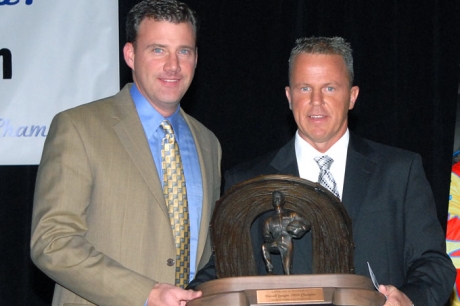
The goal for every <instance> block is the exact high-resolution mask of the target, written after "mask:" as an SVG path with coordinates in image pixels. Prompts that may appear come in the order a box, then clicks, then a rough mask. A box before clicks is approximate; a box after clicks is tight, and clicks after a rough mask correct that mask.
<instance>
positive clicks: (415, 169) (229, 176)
mask: <svg viewBox="0 0 460 306" xmlns="http://www.w3.org/2000/svg"><path fill="white" fill-rule="evenodd" d="M312 171H315V172H317V171H318V169H314V170H312ZM264 174H290V175H294V176H299V171H298V166H297V160H296V156H295V148H294V139H292V140H291V141H290V142H289V143H288V144H286V145H285V146H284V147H282V148H281V149H279V150H277V151H275V152H272V153H270V154H268V155H266V156H265V157H261V158H257V159H256V160H254V161H250V162H247V163H244V164H241V165H239V166H237V167H235V168H233V169H231V170H230V171H228V172H227V173H226V175H225V189H229V188H230V187H231V186H233V185H234V184H236V183H238V182H241V181H244V180H247V179H250V178H253V177H255V176H258V175H264ZM342 202H343V204H344V206H345V208H346V209H347V212H348V214H349V216H350V218H351V219H352V224H353V238H354V243H355V250H354V264H355V269H356V274H360V275H365V276H369V272H368V268H367V262H369V263H370V264H371V266H372V269H373V271H374V273H375V275H376V276H377V278H378V281H379V282H380V283H381V284H391V285H394V286H397V287H398V288H399V289H400V290H402V291H403V292H404V293H405V294H406V295H407V296H408V297H409V298H410V299H411V300H412V301H413V302H414V304H415V305H424V306H436V305H444V303H445V302H446V301H447V299H448V297H449V295H450V292H451V291H452V287H453V283H454V280H455V275H456V271H455V268H454V266H453V265H452V262H451V260H450V258H449V257H448V256H447V255H446V251H445V250H446V248H445V235H444V233H443V231H442V228H441V226H440V224H439V222H438V220H437V217H436V208H435V203H434V200H433V196H432V192H431V188H430V186H429V183H428V181H427V180H426V177H425V174H424V171H423V167H422V160H421V158H420V156H419V155H418V154H414V153H411V152H408V151H404V150H401V149H397V148H393V147H389V146H385V145H381V144H377V143H374V142H371V141H367V140H364V139H362V138H359V137H357V136H355V135H353V134H350V142H349V146H348V153H347V163H346V169H345V183H344V189H343V197H342ZM268 214H270V213H268ZM264 218H266V216H261V217H259V218H258V219H256V221H255V222H254V224H253V226H252V228H251V239H252V242H253V246H254V249H255V250H260V246H261V244H262V239H263V237H262V235H261V229H262V225H263V221H264ZM256 259H258V262H257V264H258V272H259V274H266V271H265V264H264V262H263V259H262V256H261V255H259V256H256ZM273 262H274V264H275V265H276V266H275V270H274V271H275V274H283V272H282V271H283V270H282V266H281V260H279V259H278V260H273ZM293 262H294V266H293V272H294V274H308V273H311V272H312V263H311V240H309V235H306V236H305V237H304V238H303V239H301V240H296V241H295V248H294V259H293ZM213 269H214V267H213V260H212V259H211V261H210V262H209V263H208V264H207V265H206V267H205V269H203V270H201V271H200V272H199V273H198V275H197V277H196V281H194V282H193V283H192V284H191V287H195V286H196V285H198V284H199V283H201V282H203V281H207V280H209V279H212V278H215V270H213Z"/></svg>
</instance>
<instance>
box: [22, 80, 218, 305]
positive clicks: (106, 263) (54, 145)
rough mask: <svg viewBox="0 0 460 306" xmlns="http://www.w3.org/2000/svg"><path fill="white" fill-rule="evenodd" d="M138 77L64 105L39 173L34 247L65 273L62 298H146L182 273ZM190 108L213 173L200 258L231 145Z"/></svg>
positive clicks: (37, 255)
mask: <svg viewBox="0 0 460 306" xmlns="http://www.w3.org/2000/svg"><path fill="white" fill-rule="evenodd" d="M129 87H130V85H128V86H125V88H123V89H122V90H121V91H120V92H119V93H118V94H117V95H115V96H113V97H109V98H106V99H102V100H99V101H96V102H92V103H89V104H86V105H83V106H79V107H76V108H74V109H70V110H67V111H64V112H62V113H60V114H58V115H56V117H55V118H54V119H53V122H52V124H51V126H50V132H49V134H48V137H47V139H46V142H45V147H44V151H43V156H42V160H41V163H40V166H39V170H38V176H37V185H36V191H35V199H34V209H33V220H32V241H31V255H32V259H33V261H34V262H35V264H36V265H37V266H38V267H39V268H40V269H42V270H43V271H44V272H45V273H46V274H47V275H48V276H49V277H51V278H52V279H54V280H55V281H56V282H57V285H56V289H55V294H54V299H53V305H71V304H73V305H78V304H89V301H91V303H94V304H97V305H111V306H114V305H143V304H144V302H145V301H146V299H147V297H148V295H149V292H150V290H151V289H152V287H153V286H154V285H155V284H156V283H157V282H162V283H170V284H173V283H174V275H175V265H172V266H169V265H168V264H167V263H168V259H175V247H174V239H173V236H172V231H171V227H170V223H169V217H168V214H167V207H166V204H165V200H164V197H163V191H162V188H161V183H160V181H159V178H158V173H157V169H156V168H155V163H154V161H153V158H152V154H151V151H150V148H149V145H148V142H147V138H146V136H145V133H144V130H143V127H142V124H141V122H140V120H139V117H138V114H137V111H136V109H135V106H134V103H133V101H132V99H131V96H130V93H129ZM181 115H182V116H183V117H184V118H185V120H186V122H187V124H188V126H189V127H190V130H191V132H192V135H193V137H194V139H195V144H196V148H197V151H198V157H199V162H200V168H201V174H202V180H203V208H202V220H201V226H200V230H199V241H198V251H197V263H199V262H200V261H202V262H201V264H200V265H198V266H197V268H199V267H201V266H202V265H203V263H205V262H206V261H207V259H208V258H209V256H210V254H211V247H210V241H209V237H208V224H209V222H210V218H211V213H212V210H213V208H214V203H215V202H216V200H217V199H218V198H219V194H220V180H221V174H220V160H221V148H220V144H219V142H218V140H217V138H216V137H215V135H214V134H213V133H212V132H210V131H209V130H208V129H206V128H205V127H204V126H203V125H202V124H200V123H199V122H198V121H196V120H195V119H193V118H192V117H190V116H188V115H187V114H185V113H184V112H183V111H182V110H181ZM169 262H171V261H169ZM83 297H84V298H83Z"/></svg>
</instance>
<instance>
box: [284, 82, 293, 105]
mask: <svg viewBox="0 0 460 306" xmlns="http://www.w3.org/2000/svg"><path fill="white" fill-rule="evenodd" d="M284 90H285V93H286V98H287V99H288V103H289V109H290V110H292V104H291V88H290V87H289V86H286V87H285V88H284Z"/></svg>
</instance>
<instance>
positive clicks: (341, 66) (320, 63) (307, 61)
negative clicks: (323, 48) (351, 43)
mask: <svg viewBox="0 0 460 306" xmlns="http://www.w3.org/2000/svg"><path fill="white" fill-rule="evenodd" d="M291 77H292V78H307V77H312V78H313V77H316V78H320V77H321V78H324V77H326V78H327V77H330V78H346V79H347V80H348V79H349V76H348V70H347V66H346V64H345V60H344V59H343V57H342V56H341V55H337V54H310V53H300V54H297V55H296V56H295V58H294V62H293V66H292V74H291Z"/></svg>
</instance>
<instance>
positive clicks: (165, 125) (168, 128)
mask: <svg viewBox="0 0 460 306" xmlns="http://www.w3.org/2000/svg"><path fill="white" fill-rule="evenodd" d="M160 126H161V127H162V129H163V131H164V132H165V139H166V141H167V142H168V143H173V142H174V130H173V128H172V125H171V122H169V121H168V120H163V121H162V122H161V123H160Z"/></svg>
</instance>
